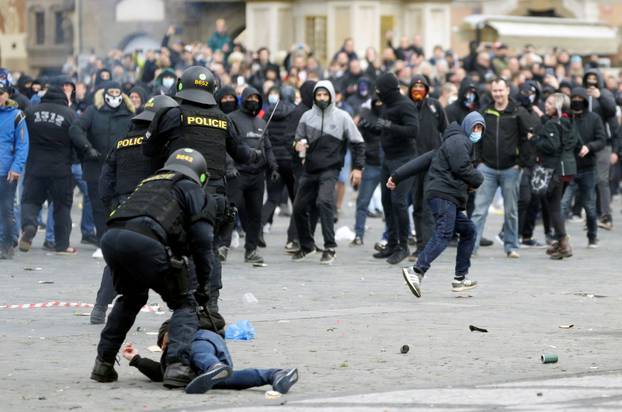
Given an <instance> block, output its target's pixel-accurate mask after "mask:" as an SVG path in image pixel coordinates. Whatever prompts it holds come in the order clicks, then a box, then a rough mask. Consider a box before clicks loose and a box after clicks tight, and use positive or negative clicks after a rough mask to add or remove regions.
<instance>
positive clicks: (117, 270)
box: [91, 148, 215, 387]
mask: <svg viewBox="0 0 622 412" xmlns="http://www.w3.org/2000/svg"><path fill="white" fill-rule="evenodd" d="M207 176H208V174H207V164H206V162H205V159H204V158H203V156H202V155H201V154H200V153H199V152H197V151H196V150H193V149H188V148H185V149H179V150H177V151H175V152H173V153H172V154H171V156H170V157H169V158H168V160H167V161H166V163H165V164H164V167H163V168H162V169H161V170H159V171H158V172H157V173H156V174H155V175H153V176H151V177H148V178H147V179H144V180H143V181H142V182H141V183H140V184H139V185H138V187H137V188H136V190H135V191H134V192H133V193H132V194H131V195H130V197H129V198H128V199H127V201H126V202H125V203H123V204H122V205H120V206H119V207H118V208H117V209H115V210H114V211H113V212H112V213H111V214H110V216H109V218H108V220H107V225H108V228H109V229H108V231H106V233H105V234H104V236H103V237H102V241H101V248H102V252H103V255H104V259H105V260H106V263H107V264H108V266H110V269H111V270H112V273H113V280H114V285H115V289H117V291H119V293H120V294H121V296H119V298H118V299H117V300H116V301H115V304H114V307H113V308H112V311H111V312H110V315H109V317H108V321H107V323H106V326H105V327H104V329H103V330H102V333H101V338H100V341H99V344H98V346H97V358H96V360H95V366H94V367H93V371H92V373H91V379H93V380H96V381H98V382H113V381H115V380H117V377H118V375H117V372H116V371H115V370H114V361H115V357H116V355H117V353H118V351H119V349H120V348H121V345H122V343H123V340H124V339H125V336H126V334H127V332H128V331H129V330H130V328H131V327H132V325H133V323H134V320H135V319H136V315H137V314H138V312H139V311H140V309H141V308H142V307H143V306H144V305H145V304H146V303H147V298H148V294H149V289H153V290H154V291H156V292H157V293H158V294H160V296H161V297H162V299H163V300H164V301H165V302H166V304H167V305H168V307H169V308H171V309H173V311H174V312H173V316H172V318H171V324H170V331H169V345H168V350H167V352H166V353H165V354H164V357H165V360H166V364H167V368H166V370H165V371H164V380H163V384H164V386H167V387H182V386H185V385H186V384H187V383H188V382H189V381H190V380H191V379H192V378H193V372H192V369H191V368H190V344H191V341H192V337H193V335H194V333H195V332H196V330H197V327H198V316H197V312H196V308H197V301H198V303H199V304H202V305H204V304H205V303H206V301H207V296H206V292H205V291H206V283H207V280H208V277H209V272H210V262H211V260H212V259H211V257H210V254H211V250H212V241H213V232H212V223H213V216H214V214H215V213H212V212H211V210H212V206H213V202H211V201H210V200H209V199H208V195H207V194H206V193H205V189H204V185H205V183H206V182H207ZM188 257H192V259H193V261H194V266H195V269H196V271H189V270H188V265H187V262H188ZM195 273H196V276H195V275H194V274H195ZM195 286H196V288H197V295H196V296H197V300H195V296H193V290H194V288H195Z"/></svg>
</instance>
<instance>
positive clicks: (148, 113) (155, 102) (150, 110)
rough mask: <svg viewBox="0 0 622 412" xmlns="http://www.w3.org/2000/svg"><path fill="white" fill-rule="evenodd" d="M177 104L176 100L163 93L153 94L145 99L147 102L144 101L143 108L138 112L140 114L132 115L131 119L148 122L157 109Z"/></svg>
mask: <svg viewBox="0 0 622 412" xmlns="http://www.w3.org/2000/svg"><path fill="white" fill-rule="evenodd" d="M177 106H178V104H177V102H176V101H175V99H173V98H172V97H169V96H167V95H165V94H163V95H160V96H154V97H152V98H150V99H149V100H147V102H146V103H145V110H143V111H142V112H140V114H138V115H136V116H134V117H132V120H143V121H146V122H150V121H152V120H153V118H154V117H155V115H156V113H157V112H158V110H160V109H164V108H166V107H177Z"/></svg>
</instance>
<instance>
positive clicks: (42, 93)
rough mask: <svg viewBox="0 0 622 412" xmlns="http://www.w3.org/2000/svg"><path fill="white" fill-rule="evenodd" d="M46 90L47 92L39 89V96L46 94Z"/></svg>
mask: <svg viewBox="0 0 622 412" xmlns="http://www.w3.org/2000/svg"><path fill="white" fill-rule="evenodd" d="M45 92H46V90H39V91H38V92H37V96H39V97H43V96H45Z"/></svg>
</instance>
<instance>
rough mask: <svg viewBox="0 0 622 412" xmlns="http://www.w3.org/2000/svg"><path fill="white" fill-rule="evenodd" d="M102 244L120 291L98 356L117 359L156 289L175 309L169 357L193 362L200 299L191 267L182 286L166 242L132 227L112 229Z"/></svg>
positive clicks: (100, 342)
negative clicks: (138, 317)
mask: <svg viewBox="0 0 622 412" xmlns="http://www.w3.org/2000/svg"><path fill="white" fill-rule="evenodd" d="M101 248H102V253H103V254H104V259H106V263H107V264H108V266H109V267H110V269H111V270H112V273H113V280H114V285H115V288H116V289H117V290H118V291H119V293H120V294H121V296H119V298H118V299H117V300H116V301H115V304H114V306H113V308H112V311H111V312H110V315H109V316H108V320H107V322H106V326H105V327H104V329H103V330H102V333H101V337H100V340H99V344H98V346H97V355H98V356H99V358H100V359H101V360H102V361H104V362H110V363H112V362H114V360H115V357H116V356H117V353H118V352H119V349H120V348H121V345H122V344H123V341H124V340H125V337H126V335H127V333H128V332H129V330H130V329H131V327H132V325H133V324H134V321H135V320H136V315H138V312H140V309H141V308H142V307H143V306H144V305H145V304H146V303H147V298H148V297H149V289H153V290H154V291H155V292H157V293H158V294H159V295H160V296H161V297H162V299H163V300H164V301H165V302H166V304H167V305H168V307H169V308H170V309H172V310H173V316H172V317H171V323H170V326H169V345H168V350H167V354H166V362H167V364H168V365H170V364H171V363H175V362H181V363H183V364H184V365H190V351H191V349H190V346H191V343H192V339H193V337H194V334H195V332H196V330H197V328H198V326H199V322H198V317H197V313H196V306H197V303H196V301H195V299H194V296H193V294H192V292H191V291H192V288H193V287H194V285H195V284H196V280H195V279H194V276H193V274H192V273H193V272H192V271H189V270H188V271H185V272H184V275H185V276H186V279H185V282H184V283H185V287H182V286H180V283H179V282H178V276H179V272H178V271H177V270H175V269H173V268H172V267H171V264H170V261H169V258H168V255H167V253H166V250H165V249H164V246H163V245H162V244H161V243H160V242H158V241H156V240H153V239H151V238H149V237H146V236H143V235H141V234H138V233H136V232H132V231H130V230H125V229H110V230H109V231H107V232H106V233H105V234H104V236H103V237H102V241H101Z"/></svg>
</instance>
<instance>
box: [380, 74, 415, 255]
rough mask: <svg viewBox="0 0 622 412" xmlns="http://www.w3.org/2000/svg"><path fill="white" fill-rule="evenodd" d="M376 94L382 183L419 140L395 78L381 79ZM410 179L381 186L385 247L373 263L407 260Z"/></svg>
mask: <svg viewBox="0 0 622 412" xmlns="http://www.w3.org/2000/svg"><path fill="white" fill-rule="evenodd" d="M376 94H377V96H378V98H379V99H380V100H381V101H382V103H383V106H382V110H381V112H380V116H379V118H378V120H377V121H376V124H375V128H376V130H377V131H378V133H379V134H380V142H381V144H382V150H383V151H384V156H385V157H384V160H383V162H382V174H381V177H380V180H381V181H383V182H386V181H387V180H388V179H389V177H390V176H391V173H393V171H394V170H396V169H397V168H398V167H400V166H402V165H403V164H405V163H407V162H408V161H410V160H411V159H412V158H413V157H415V153H416V152H415V141H416V139H417V138H418V136H419V118H418V116H417V106H415V104H414V103H413V102H412V101H411V100H410V99H409V98H408V97H406V96H402V95H401V94H400V89H399V83H398V80H397V77H395V75H393V74H391V73H386V74H383V75H381V76H380V77H379V78H378V81H377V82H376ZM413 180H414V177H410V178H408V181H407V182H403V183H404V184H402V185H400V187H398V188H397V189H396V190H393V191H390V190H388V189H387V188H386V187H385V186H384V185H382V187H381V189H382V207H383V209H384V214H385V218H386V224H387V231H388V233H387V234H388V243H387V246H386V248H385V249H384V250H383V251H380V252H378V253H375V254H374V257H375V258H377V259H387V262H388V263H390V264H392V265H395V264H397V263H399V262H401V261H402V260H404V259H405V258H407V257H408V255H409V254H410V251H409V250H408V235H409V231H410V219H409V218H408V200H407V199H408V194H409V193H410V190H411V188H412V185H413Z"/></svg>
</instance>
